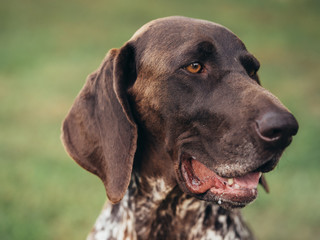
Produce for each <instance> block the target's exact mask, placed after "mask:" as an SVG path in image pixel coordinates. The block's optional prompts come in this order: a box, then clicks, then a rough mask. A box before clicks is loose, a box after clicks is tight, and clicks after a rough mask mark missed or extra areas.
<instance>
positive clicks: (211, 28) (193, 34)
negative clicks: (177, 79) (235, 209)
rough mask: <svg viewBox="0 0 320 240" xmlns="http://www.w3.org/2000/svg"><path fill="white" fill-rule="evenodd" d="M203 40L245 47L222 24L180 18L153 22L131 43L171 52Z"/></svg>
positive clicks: (133, 37)
mask: <svg viewBox="0 0 320 240" xmlns="http://www.w3.org/2000/svg"><path fill="white" fill-rule="evenodd" d="M203 40H207V41H211V42H214V43H215V44H216V45H220V44H221V45H224V46H228V45H229V46H230V45H236V46H237V47H240V48H243V47H244V44H243V43H242V42H241V40H240V39H239V38H238V37H237V36H236V35H235V34H234V33H232V32H231V31H230V30H229V29H227V28H226V27H224V26H222V25H220V24H217V23H214V22H210V21H206V20H200V19H194V18H187V17H180V16H176V17H166V18H160V19H156V20H153V21H151V22H149V23H147V24H145V25H144V26H142V27H141V28H140V29H138V30H137V31H136V32H135V34H134V35H133V36H132V38H131V39H130V40H129V41H131V42H141V43H142V45H143V46H144V47H148V46H150V45H151V46H152V47H156V48H166V49H168V50H170V49H175V48H176V47H177V46H181V45H182V44H183V45H186V44H188V43H192V42H199V41H203ZM219 47H221V46H219Z"/></svg>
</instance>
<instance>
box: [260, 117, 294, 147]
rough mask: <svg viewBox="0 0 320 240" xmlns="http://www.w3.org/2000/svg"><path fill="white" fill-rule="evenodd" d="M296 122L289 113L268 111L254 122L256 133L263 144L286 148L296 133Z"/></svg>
mask: <svg viewBox="0 0 320 240" xmlns="http://www.w3.org/2000/svg"><path fill="white" fill-rule="evenodd" d="M298 128H299V125H298V122H297V120H296V119H295V117H294V116H293V115H292V114H291V113H289V112H276V111H268V112H266V113H264V114H263V115H262V116H260V118H259V119H258V120H256V132H257V134H258V136H259V137H260V139H261V140H262V141H264V142H265V143H270V144H272V145H273V146H276V147H286V146H288V145H289V144H290V143H291V140H292V136H294V135H296V133H297V132H298Z"/></svg>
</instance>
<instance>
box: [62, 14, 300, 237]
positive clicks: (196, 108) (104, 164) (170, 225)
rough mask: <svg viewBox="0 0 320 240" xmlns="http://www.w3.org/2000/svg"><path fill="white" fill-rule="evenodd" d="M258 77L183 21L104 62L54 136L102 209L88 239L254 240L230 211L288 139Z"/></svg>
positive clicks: (286, 117) (238, 50) (233, 40)
mask: <svg viewBox="0 0 320 240" xmlns="http://www.w3.org/2000/svg"><path fill="white" fill-rule="evenodd" d="M259 67H260V64H259V62H258V60H257V59H256V58H255V57H254V56H253V55H252V54H251V53H249V52H248V51H247V49H246V47H245V45H244V44H243V43H242V41H241V40H240V39H239V38H238V37H237V36H236V35H235V34H233V33H232V32H231V31H230V30H228V29H226V28H225V27H223V26H221V25H219V24H216V23H213V22H209V21H204V20H198V19H192V18H186V17H167V18H161V19H157V20H154V21H151V22H149V23H147V24H146V25H144V26H143V27H142V28H140V29H139V30H138V31H137V32H136V33H135V34H134V35H133V37H132V38H131V39H130V40H129V41H128V42H126V43H125V44H124V46H123V47H121V48H120V49H112V50H110V51H109V52H108V54H107V56H106V57H105V59H104V61H103V62H102V64H101V66H100V68H99V69H98V70H97V71H96V72H94V73H93V74H91V75H90V76H89V77H88V79H87V81H86V83H85V85H84V87H83V89H82V90H81V92H80V94H79V95H78V96H77V98H76V100H75V102H74V104H73V106H72V108H71V110H70V111H69V113H68V115H67V117H66V119H65V120H64V123H63V127H62V140H63V143H64V146H65V148H66V150H67V152H68V153H69V155H70V156H71V157H72V158H73V159H74V160H75V161H76V162H77V163H78V164H79V165H80V166H82V167H83V168H85V169H86V170H88V171H89V172H91V173H94V174H95V175H97V176H98V177H99V178H100V179H101V180H102V182H103V183H104V186H105V189H106V193H107V196H108V199H109V202H107V203H106V205H105V207H104V209H103V210H102V213H101V215H100V216H99V218H98V220H97V222H96V224H95V226H94V228H93V229H92V231H91V233H90V234H89V236H88V239H91V240H106V239H121V240H123V239H169V240H171V239H172V240H174V239H175V240H176V239H181V240H182V239H253V238H254V237H253V234H252V233H251V231H250V230H249V228H248V227H247V226H246V224H245V223H244V221H243V220H242V218H241V213H240V210H239V208H242V207H244V206H246V205H247V204H248V203H250V202H252V201H253V200H254V199H255V198H256V197H257V185H258V183H259V182H260V183H261V184H262V185H263V187H264V188H265V189H266V190H268V186H267V183H266V181H265V179H264V177H263V175H262V174H263V173H266V172H269V171H271V170H272V169H274V167H275V166H276V165H277V163H278V161H279V158H280V156H281V154H282V152H283V151H284V149H285V148H286V147H287V146H288V145H289V144H290V142H291V141H292V137H293V136H294V135H295V134H296V133H297V131H298V123H297V121H296V119H295V118H294V116H293V115H292V114H291V113H290V112H289V110H288V109H287V108H286V107H285V106H284V105H283V104H282V103H281V102H280V101H279V100H278V99H277V98H276V97H275V96H274V95H272V94H271V93H270V92H269V91H267V90H266V89H264V88H263V87H262V86H261V84H260V80H259V77H258V74H257V71H258V69H259Z"/></svg>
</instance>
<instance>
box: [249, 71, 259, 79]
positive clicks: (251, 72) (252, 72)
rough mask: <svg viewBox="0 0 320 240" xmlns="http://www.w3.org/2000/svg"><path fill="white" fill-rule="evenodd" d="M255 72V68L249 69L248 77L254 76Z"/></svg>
mask: <svg viewBox="0 0 320 240" xmlns="http://www.w3.org/2000/svg"><path fill="white" fill-rule="evenodd" d="M256 74H257V71H256V70H250V71H248V75H249V77H251V78H254V76H255V75H256Z"/></svg>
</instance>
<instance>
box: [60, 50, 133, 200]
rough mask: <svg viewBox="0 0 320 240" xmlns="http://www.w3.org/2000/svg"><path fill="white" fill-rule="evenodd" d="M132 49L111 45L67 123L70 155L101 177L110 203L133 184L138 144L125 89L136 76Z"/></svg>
mask: <svg viewBox="0 0 320 240" xmlns="http://www.w3.org/2000/svg"><path fill="white" fill-rule="evenodd" d="M134 59H135V58H134V48H133V47H132V46H131V45H130V44H126V45H125V46H124V47H122V48H121V49H120V50H117V49H112V50H110V51H109V53H108V54H107V56H106V58H105V59H104V61H103V63H102V64H101V66H100V68H99V69H98V70H97V71H96V72H94V73H93V74H91V75H90V76H89V77H88V79H87V81H86V83H85V85H84V87H83V89H82V90H81V92H80V93H79V95H78V96H77V98H76V100H75V102H74V104H73V106H72V108H71V110H70V112H69V113H68V115H67V117H66V119H65V120H64V122H63V127H62V140H63V143H64V145H65V148H66V150H67V152H68V153H69V154H70V156H71V157H72V158H73V159H74V160H75V161H76V162H77V163H78V164H79V165H80V166H82V167H83V168H85V169H86V170H88V171H90V172H92V173H94V174H96V175H97V176H99V177H100V178H101V180H102V181H103V183H104V185H105V188H106V192H107V196H108V198H109V200H110V201H112V202H113V203H116V202H118V201H120V200H121V199H122V198H123V196H124V194H125V192H126V190H127V188H128V185H129V183H130V178H131V172H132V166H133V159H134V155H135V151H136V147H137V126H136V124H135V122H134V119H133V116H132V113H131V110H130V106H129V102H128V98H127V91H126V90H127V89H128V87H130V86H131V85H132V84H133V83H134V81H135V79H136V68H135V60H134Z"/></svg>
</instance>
